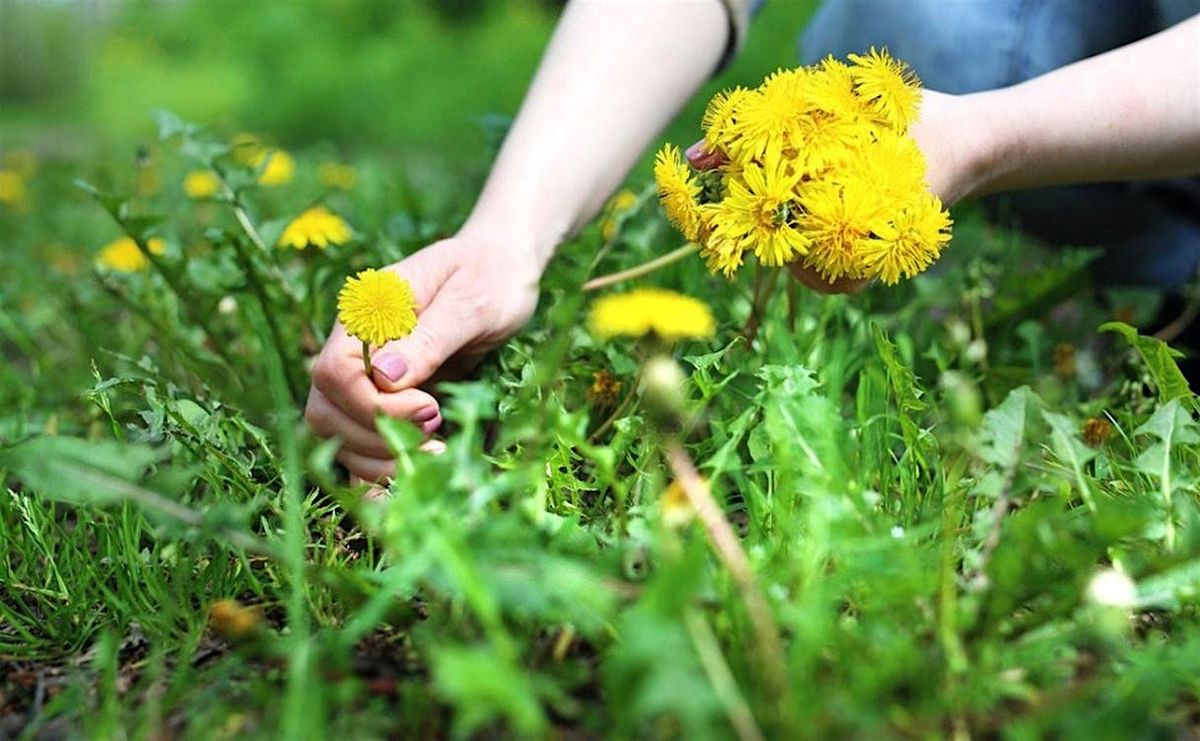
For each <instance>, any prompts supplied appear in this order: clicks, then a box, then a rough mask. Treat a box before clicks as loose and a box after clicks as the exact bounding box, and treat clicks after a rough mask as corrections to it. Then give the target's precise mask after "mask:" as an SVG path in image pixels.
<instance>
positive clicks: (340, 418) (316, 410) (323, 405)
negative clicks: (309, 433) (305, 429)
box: [304, 388, 391, 458]
mask: <svg viewBox="0 0 1200 741" xmlns="http://www.w3.org/2000/svg"><path fill="white" fill-rule="evenodd" d="M304 418H305V419H306V420H307V421H308V425H309V427H312V429H313V431H315V432H316V433H317V434H318V435H320V436H321V437H336V438H340V439H341V441H342V446H343V447H344V448H347V449H349V450H351V451H354V452H355V453H360V454H363V455H368V456H372V457H375V458H390V457H391V451H390V450H388V446H387V443H385V442H384V441H383V438H382V437H381V436H380V435H379V434H378V433H377V432H376V431H375V428H374V426H372V427H370V428H367V427H363V426H362V425H360V424H359V423H358V422H356V421H354V420H353V419H351V418H350V417H349V416H347V415H346V413H345V412H343V411H342V410H341V409H338V408H337V406H336V405H334V404H333V403H332V402H330V401H329V399H327V398H325V394H323V393H321V392H320V391H319V390H317V389H315V388H314V389H313V390H312V392H311V393H309V395H308V405H307V407H306V408H305V410H304Z"/></svg>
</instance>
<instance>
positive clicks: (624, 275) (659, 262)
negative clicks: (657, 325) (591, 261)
mask: <svg viewBox="0 0 1200 741" xmlns="http://www.w3.org/2000/svg"><path fill="white" fill-rule="evenodd" d="M699 249H700V246H699V245H696V244H692V243H690V242H689V243H688V244H685V245H683V246H682V247H680V248H679V249H677V250H673V251H671V252H668V253H667V254H665V255H660V256H659V257H656V258H654V259H653V260H649V261H647V262H644V263H642V264H641V265H637V266H635V267H632V268H629V269H628V270H622V271H621V272H619V273H610V274H609V275H604V276H601V277H599V278H593V279H592V280H589V281H588V282H587V283H584V284H583V290H585V291H595V290H596V289H598V288H604V287H605V286H611V285H612V284H614V283H620V282H621V281H623V280H632V279H633V278H640V277H642V276H643V275H647V274H649V273H653V272H654V271H655V270H658V269H659V268H663V267H666V266H667V265H670V264H671V263H673V262H679V261H680V260H682V259H683V258H685V257H687V256H688V255H690V254H692V253H693V252H696V251H697V250H699Z"/></svg>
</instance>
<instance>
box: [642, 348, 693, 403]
mask: <svg viewBox="0 0 1200 741" xmlns="http://www.w3.org/2000/svg"><path fill="white" fill-rule="evenodd" d="M685 379H686V376H684V374H683V369H681V368H680V367H679V364H678V363H676V362H675V361H674V360H673V359H672V358H669V357H667V356H665V355H656V356H655V357H653V358H651V359H650V361H649V362H647V363H646V366H645V368H643V369H642V388H643V389H644V390H645V393H646V400H647V401H649V402H650V403H651V404H653V405H654V407H655V409H656V410H658V411H662V412H667V413H672V414H677V413H679V412H681V411H683V407H684V395H683V383H684V380H685Z"/></svg>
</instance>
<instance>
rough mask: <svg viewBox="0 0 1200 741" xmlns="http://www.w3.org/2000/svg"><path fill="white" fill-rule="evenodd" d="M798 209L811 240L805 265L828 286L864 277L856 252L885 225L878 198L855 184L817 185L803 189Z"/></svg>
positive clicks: (823, 182)
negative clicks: (839, 280)
mask: <svg viewBox="0 0 1200 741" xmlns="http://www.w3.org/2000/svg"><path fill="white" fill-rule="evenodd" d="M800 205H801V207H802V209H803V213H802V215H801V216H800V219H799V220H800V224H801V226H802V228H803V229H804V231H805V233H806V234H807V235H808V236H809V237H810V239H811V240H812V244H811V247H810V249H809V252H808V256H807V258H806V260H805V265H807V266H809V267H812V268H815V269H816V271H817V272H818V273H819V274H820V275H821V276H822V277H823V278H824V279H825V280H827V281H829V282H830V283H833V282H834V281H836V280H837V279H838V278H843V277H845V278H862V277H864V272H865V271H864V269H863V265H862V260H861V258H860V257H859V254H860V251H861V250H863V249H864V248H865V247H866V246H867V243H868V242H869V241H870V240H872V239H874V238H875V237H874V234H875V232H876V230H877V229H879V228H882V227H883V226H884V225H885V224H886V219H885V214H884V208H883V203H882V202H881V201H880V199H879V197H878V194H877V193H876V192H875V191H873V190H872V189H871V188H870V187H869V186H868V185H867V184H866V183H863V182H861V181H858V180H852V181H850V182H848V183H846V184H845V185H843V186H838V185H835V184H833V183H829V182H827V181H819V182H815V183H812V184H810V185H809V186H807V187H806V188H804V189H803V191H802V193H801V195H800Z"/></svg>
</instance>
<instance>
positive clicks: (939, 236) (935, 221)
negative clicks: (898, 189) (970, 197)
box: [858, 195, 950, 286]
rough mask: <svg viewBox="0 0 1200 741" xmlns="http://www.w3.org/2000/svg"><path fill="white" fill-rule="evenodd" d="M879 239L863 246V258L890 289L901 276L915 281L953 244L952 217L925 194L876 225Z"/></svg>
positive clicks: (935, 197) (937, 201)
mask: <svg viewBox="0 0 1200 741" xmlns="http://www.w3.org/2000/svg"><path fill="white" fill-rule="evenodd" d="M875 228H876V229H877V234H876V237H877V238H875V239H865V240H862V241H861V242H860V243H859V248H858V249H859V255H860V257H861V258H862V261H863V263H864V264H865V265H866V266H867V267H868V268H870V269H871V270H872V272H873V274H875V275H877V276H879V279H880V280H882V281H883V282H884V283H886V284H888V285H889V286H894V285H896V283H897V282H899V280H900V276H901V275H903V276H904V277H905V278H911V277H913V276H914V275H916V274H918V273H920V272H922V271H923V270H925V268H927V267H929V266H930V265H931V264H933V261H934V260H936V259H937V258H938V256H939V255H940V254H941V251H942V248H943V247H944V246H945V245H946V243H947V242H949V241H950V216H949V214H947V213H946V212H945V211H944V210H943V209H942V202H941V201H940V200H938V198H937V196H932V195H925V197H923V198H920V199H919V200H917V201H916V202H914V203H912V204H910V205H909V206H906V207H905V208H902V209H900V210H899V211H898V212H896V213H895V214H894V215H893V216H892V218H891V220H889V221H888V222H886V223H884V224H882V226H876V227H875Z"/></svg>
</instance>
